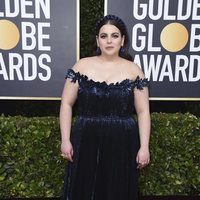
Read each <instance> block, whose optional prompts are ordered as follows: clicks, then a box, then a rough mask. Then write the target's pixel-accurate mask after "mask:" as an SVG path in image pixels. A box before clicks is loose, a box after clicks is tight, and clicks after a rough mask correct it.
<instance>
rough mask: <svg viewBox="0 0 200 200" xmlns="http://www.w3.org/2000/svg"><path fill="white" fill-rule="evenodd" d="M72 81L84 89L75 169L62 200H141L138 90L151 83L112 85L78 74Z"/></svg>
mask: <svg viewBox="0 0 200 200" xmlns="http://www.w3.org/2000/svg"><path fill="white" fill-rule="evenodd" d="M66 78H68V79H71V82H74V83H75V82H77V81H78V84H79V89H78V98H77V118H76V121H75V123H74V124H73V126H72V131H71V142H72V145H73V149H74V155H73V163H71V162H68V165H67V171H66V175H65V182H64V188H63V192H62V197H61V199H62V200H137V199H138V197H137V195H138V194H137V193H138V192H137V181H138V169H137V163H136V155H137V152H138V149H139V133H138V128H137V123H136V122H135V120H134V119H133V113H134V92H133V90H134V88H135V89H139V90H142V89H143V87H145V86H147V85H148V81H147V79H140V78H139V76H138V77H137V78H136V80H130V79H125V80H123V81H121V82H118V83H111V84H107V83H106V82H98V81H94V80H92V79H88V77H87V76H86V75H83V74H80V73H79V72H75V71H73V69H69V70H68V73H67V76H66ZM69 92H70V91H69Z"/></svg>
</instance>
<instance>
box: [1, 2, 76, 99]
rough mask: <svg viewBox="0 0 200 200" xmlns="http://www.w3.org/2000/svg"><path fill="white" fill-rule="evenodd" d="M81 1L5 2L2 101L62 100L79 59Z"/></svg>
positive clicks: (2, 26) (2, 9) (2, 4)
mask: <svg viewBox="0 0 200 200" xmlns="http://www.w3.org/2000/svg"><path fill="white" fill-rule="evenodd" d="M78 15H79V4H78V0H1V1H0V99H24V98H25V99H59V98H60V96H61V93H62V88H63V85H64V81H65V75H66V71H67V69H68V68H69V67H71V66H72V65H73V64H74V63H75V62H76V60H77V59H78V44H79V42H78V41H79V37H78V29H79V24H78V23H79V21H78Z"/></svg>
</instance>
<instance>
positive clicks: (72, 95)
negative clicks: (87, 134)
mask: <svg viewBox="0 0 200 200" xmlns="http://www.w3.org/2000/svg"><path fill="white" fill-rule="evenodd" d="M77 92H78V83H77V82H76V83H72V82H71V80H70V79H67V80H66V82H65V85H64V89H63V93H62V99H61V106H60V130H61V153H62V155H63V157H65V158H67V159H68V160H70V161H71V162H72V156H73V147H72V145H71V142H70V132H71V123H72V107H73V105H74V103H75V101H76V98H77Z"/></svg>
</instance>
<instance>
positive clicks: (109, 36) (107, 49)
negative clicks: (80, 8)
mask: <svg viewBox="0 0 200 200" xmlns="http://www.w3.org/2000/svg"><path fill="white" fill-rule="evenodd" d="M96 40H97V46H98V47H99V48H100V49H101V52H102V55H110V56H112V55H119V50H120V48H121V46H123V45H124V36H123V37H122V36H121V33H120V30H119V29H118V28H117V27H116V26H114V25H111V24H105V25H103V26H102V27H101V29H100V30H99V35H98V36H97V37H96Z"/></svg>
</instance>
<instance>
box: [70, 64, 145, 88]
mask: <svg viewBox="0 0 200 200" xmlns="http://www.w3.org/2000/svg"><path fill="white" fill-rule="evenodd" d="M68 70H69V71H71V72H72V73H74V74H75V75H76V76H78V77H81V78H83V79H85V80H86V81H88V82H92V83H94V84H100V85H106V86H119V85H122V84H123V83H135V82H136V81H139V80H140V81H141V80H146V81H147V79H146V78H144V79H142V78H140V77H139V75H138V76H137V77H136V79H135V80H133V79H129V78H125V79H123V80H121V81H117V82H115V83H113V82H110V83H108V82H106V81H97V80H94V79H92V78H89V77H88V76H87V75H86V74H82V73H80V72H79V71H74V70H73V69H72V68H70V69H68Z"/></svg>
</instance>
